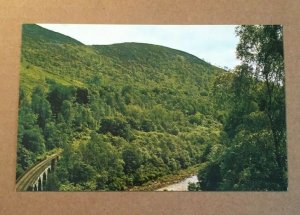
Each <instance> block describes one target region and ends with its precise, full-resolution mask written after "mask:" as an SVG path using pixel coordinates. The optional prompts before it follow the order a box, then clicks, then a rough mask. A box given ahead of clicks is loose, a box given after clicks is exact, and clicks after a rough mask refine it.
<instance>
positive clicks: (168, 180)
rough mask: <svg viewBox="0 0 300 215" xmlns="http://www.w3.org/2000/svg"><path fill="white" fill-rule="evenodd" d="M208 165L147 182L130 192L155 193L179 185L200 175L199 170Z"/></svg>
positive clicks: (198, 165) (199, 165)
mask: <svg viewBox="0 0 300 215" xmlns="http://www.w3.org/2000/svg"><path fill="white" fill-rule="evenodd" d="M205 164H206V163H202V164H197V165H194V166H191V167H188V168H187V169H184V170H179V171H178V172H177V173H174V174H169V175H165V176H162V177H160V178H158V179H156V180H155V181H151V182H147V183H145V184H143V185H141V186H136V187H132V188H130V189H129V191H155V190H158V189H160V188H163V187H166V186H168V185H171V184H174V183H178V182H180V181H182V180H184V179H186V178H188V177H191V176H193V175H196V174H198V172H199V170H200V169H202V168H204V167H205Z"/></svg>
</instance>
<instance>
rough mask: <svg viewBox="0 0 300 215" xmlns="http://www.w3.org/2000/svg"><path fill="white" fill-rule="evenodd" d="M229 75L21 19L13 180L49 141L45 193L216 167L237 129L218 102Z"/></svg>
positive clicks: (152, 49) (144, 47)
mask: <svg viewBox="0 0 300 215" xmlns="http://www.w3.org/2000/svg"><path fill="white" fill-rule="evenodd" d="M235 77H236V76H235V75H234V73H229V72H226V71H225V70H222V69H220V68H217V67H215V66H213V65H210V64H208V63H207V62H205V61H203V60H201V59H199V58H197V57H195V56H193V55H190V54H188V53H185V52H182V51H179V50H174V49H171V48H168V47H163V46H158V45H152V44H142V43H121V44H113V45H96V46H87V45H84V44H82V43H80V42H78V41H76V40H74V39H72V38H70V37H67V36H64V35H62V34H59V33H56V32H52V31H49V30H46V29H44V28H42V27H40V26H37V25H32V24H27V25H23V37H22V53H21V72H20V103H19V104H20V107H19V130H18V154H17V177H18V176H19V175H20V174H22V173H23V172H24V171H26V169H28V168H29V167H30V166H32V165H33V164H34V163H36V162H37V161H38V160H39V159H42V158H43V156H45V154H46V153H47V152H49V151H50V150H55V149H57V148H63V154H62V159H61V160H60V161H59V163H58V167H57V171H56V172H55V173H53V174H51V175H50V178H49V180H50V181H51V183H49V184H48V188H47V189H48V190H61V191H75V190H77V191H79V190H128V189H130V188H131V187H133V186H140V185H143V184H145V183H148V182H149V181H154V180H157V179H159V178H160V177H162V176H165V175H170V174H176V173H177V172H178V171H180V170H184V169H186V168H188V167H192V166H195V165H199V164H200V163H205V162H207V163H208V164H211V165H216V163H215V161H214V160H213V159H214V158H213V156H215V153H218V154H219V155H220V157H222V155H223V154H224V153H225V152H226V150H225V149H226V147H225V143H226V142H228V141H230V138H233V136H230V135H232V134H231V132H232V131H233V130H234V131H236V130H235V129H236V127H234V128H231V127H230V126H231V125H232V123H231V122H232V119H234V117H233V116H232V109H231V107H234V105H233V104H232V103H230V102H229V101H225V100H224V98H225V97H226V96H227V97H228V98H232V96H234V95H233V94H234V92H233V91H231V90H228V86H229V85H230V84H231V83H234V80H235ZM248 78H249V77H248ZM250 79H251V78H250ZM227 81H228V83H227ZM227 84H228V85H227ZM259 84H260V82H257V85H259ZM220 86H221V87H223V88H222V89H220ZM222 93H223V94H224V95H223V96H220V95H221V94H222ZM252 96H254V97H255V98H254V97H253V98H254V100H255V102H254V103H255V104H254V103H253V104H252V106H253V107H252V106H251V107H252V110H251V113H252V112H253V111H254V112H255V111H262V110H260V103H259V101H258V99H257V98H256V97H257V94H255V95H252ZM244 105H246V106H249V105H248V104H244ZM244 114H246V115H247V114H249V112H245V113H244ZM230 123H231V124H230ZM234 123H236V121H234ZM229 127H230V129H231V130H230V129H229ZM232 129H233V130H232ZM228 138H229V139H228ZM224 156H225V154H224ZM212 160H213V161H212ZM210 167H211V166H210V165H208V168H207V170H208V171H209V168H210ZM264 180H265V179H264ZM204 189H205V188H204ZM259 189H261V188H259Z"/></svg>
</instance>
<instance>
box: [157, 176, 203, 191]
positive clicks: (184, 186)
mask: <svg viewBox="0 0 300 215" xmlns="http://www.w3.org/2000/svg"><path fill="white" fill-rule="evenodd" d="M196 182H198V178H197V175H193V176H190V177H188V178H186V179H184V180H183V181H181V182H178V183H176V184H171V185H168V186H166V187H163V188H160V189H158V190H156V191H188V186H189V183H196Z"/></svg>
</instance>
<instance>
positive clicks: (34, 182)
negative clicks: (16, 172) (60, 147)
mask: <svg viewBox="0 0 300 215" xmlns="http://www.w3.org/2000/svg"><path fill="white" fill-rule="evenodd" d="M59 154H60V152H59V153H56V154H53V155H51V156H49V157H47V158H46V159H45V160H43V161H41V162H39V163H38V164H36V165H35V166H33V167H31V168H30V169H29V170H27V171H26V172H25V173H24V174H22V175H21V176H20V177H19V178H18V179H17V185H16V190H17V191H43V190H44V189H45V187H46V184H47V181H48V175H49V173H50V172H52V171H54V170H55V167H56V164H57V162H58V160H59Z"/></svg>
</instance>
